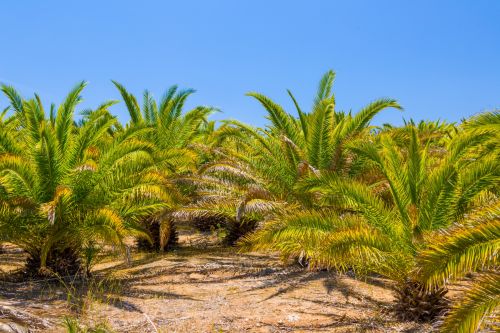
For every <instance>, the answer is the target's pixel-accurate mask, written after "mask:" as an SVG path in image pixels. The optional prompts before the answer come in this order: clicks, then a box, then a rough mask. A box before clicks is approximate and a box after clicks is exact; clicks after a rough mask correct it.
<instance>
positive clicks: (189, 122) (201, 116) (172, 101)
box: [113, 81, 216, 251]
mask: <svg viewBox="0 0 500 333" xmlns="http://www.w3.org/2000/svg"><path fill="white" fill-rule="evenodd" d="M113 84H114V85H115V86H116V88H117V89H118V90H119V92H120V94H121V96H122V98H123V101H124V102H125V105H126V106H127V110H128V113H129V115H130V122H129V123H128V125H127V126H128V127H129V128H145V129H147V130H146V131H144V132H143V135H142V137H141V138H142V139H143V140H145V141H147V142H149V143H151V145H152V146H153V147H154V150H153V154H152V156H153V158H154V161H155V164H156V166H157V175H158V176H159V177H161V179H162V184H163V186H164V188H165V190H166V191H168V192H169V193H170V197H169V201H168V207H169V208H166V209H165V210H163V211H161V212H158V213H156V214H154V215H151V216H148V217H147V218H145V219H144V221H143V224H144V225H145V226H146V227H147V229H148V231H149V235H150V238H151V239H152V240H153V243H152V244H151V243H150V242H149V240H147V239H145V240H144V239H139V240H138V245H139V247H140V248H141V249H145V250H156V251H158V250H162V251H163V250H166V249H168V248H169V247H171V246H173V245H174V244H175V243H176V242H177V232H176V229H175V224H174V218H173V216H172V212H173V211H174V210H175V208H176V207H177V208H179V207H180V205H181V204H185V203H186V202H187V201H188V198H186V196H185V195H183V190H182V188H180V187H179V184H178V182H177V179H178V178H179V176H180V175H185V174H190V173H193V172H195V171H196V168H197V166H198V165H197V162H198V154H197V150H196V147H195V145H194V143H195V141H197V140H199V139H200V138H201V137H203V136H204V132H205V131H206V130H207V126H209V122H208V120H207V117H208V116H209V115H210V114H212V113H213V112H214V111H216V109H214V108H212V107H206V106H197V107H195V108H194V109H192V110H190V111H188V112H185V113H184V112H183V107H184V104H185V102H186V100H187V98H188V97H189V96H190V95H191V94H193V93H194V90H193V89H186V90H178V88H177V86H172V87H170V88H169V89H168V90H167V92H166V93H165V94H164V96H163V97H162V99H161V100H160V101H159V102H156V101H155V100H154V98H153V96H152V95H151V93H150V92H149V91H147V90H146V91H145V92H144V96H143V103H142V109H141V107H140V106H139V103H138V102H137V98H136V97H135V96H134V95H132V94H131V93H130V92H128V91H127V90H126V88H125V87H124V86H123V85H121V84H120V83H118V82H116V81H113Z"/></svg>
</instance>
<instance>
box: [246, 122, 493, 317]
mask: <svg viewBox="0 0 500 333" xmlns="http://www.w3.org/2000/svg"><path fill="white" fill-rule="evenodd" d="M410 133H411V135H410V141H409V144H408V146H407V147H405V149H398V145H397V144H396V143H395V142H394V139H393V138H392V137H391V135H390V133H386V134H380V135H379V136H378V137H377V142H372V143H358V144H356V145H351V147H350V149H351V150H352V151H353V152H354V153H355V154H356V156H358V157H359V158H362V159H363V161H364V162H365V163H366V164H367V165H368V166H369V167H373V168H375V169H376V170H378V172H380V173H381V174H382V176H383V177H382V179H381V180H380V181H377V182H374V183H369V184H366V183H363V182H360V181H356V180H355V179H352V178H351V179H346V178H343V177H339V175H338V174H336V173H323V174H322V175H320V176H317V177H310V178H309V179H306V180H304V181H303V182H302V183H301V184H299V185H297V186H296V189H297V190H299V191H302V192H307V193H310V194H312V195H313V197H314V198H315V201H314V206H313V207H312V208H311V211H303V212H300V213H297V212H292V213H290V214H286V213H285V214H284V216H278V217H276V218H275V219H274V221H273V222H272V223H269V224H267V225H266V226H265V227H264V228H263V229H261V230H259V231H258V232H257V233H255V234H253V235H252V236H250V237H248V238H247V239H246V240H245V243H244V244H245V245H246V246H247V247H249V248H252V249H273V250H280V251H281V252H282V254H283V255H284V256H285V257H293V256H299V255H305V256H307V257H308V258H310V261H311V266H312V267H315V266H322V267H331V268H335V269H339V270H345V269H348V268H352V269H355V270H357V271H363V270H364V271H369V272H377V273H381V274H384V275H385V276H389V277H391V278H392V279H394V280H396V281H398V282H399V284H398V288H397V289H396V291H397V297H398V299H399V305H400V306H399V307H398V309H400V310H402V311H401V312H402V315H403V316H404V317H405V318H407V319H418V320H422V319H430V318H432V317H434V316H435V315H437V314H439V313H440V312H441V310H442V309H443V305H444V303H443V301H442V297H441V296H443V293H444V291H443V290H440V289H438V290H432V291H431V292H430V293H428V292H422V289H423V286H422V285H421V284H420V283H416V282H415V281H414V280H413V279H411V278H410V277H411V272H412V270H413V269H414V268H415V257H416V255H417V253H418V251H419V250H420V249H421V248H422V247H423V246H425V244H427V242H428V241H429V234H430V233H432V232H433V231H435V230H437V229H440V228H445V227H448V226H449V225H450V224H451V223H452V221H455V220H457V219H460V218H462V217H463V216H464V215H465V214H467V213H468V212H469V211H470V210H471V209H473V208H474V207H475V205H477V204H478V202H479V201H480V200H481V198H483V197H484V198H486V197H491V196H492V195H493V196H495V194H494V193H493V192H496V191H497V190H498V181H499V177H500V168H499V166H498V163H497V161H498V158H499V156H498V151H497V152H495V151H491V152H490V153H489V154H484V155H483V156H482V157H480V158H479V157H478V158H474V159H471V158H470V156H471V154H474V149H475V148H477V147H480V146H481V145H482V144H484V143H485V142H487V141H488V139H489V138H491V135H493V134H492V133H489V132H483V133H481V134H477V133H471V132H469V131H463V132H462V133H461V134H460V135H457V136H456V137H454V139H453V140H452V141H450V144H449V146H448V147H447V153H446V155H445V157H444V158H436V157H434V156H433V155H432V154H429V151H428V150H429V146H428V145H426V146H423V145H422V144H421V143H420V141H419V136H418V130H417V129H416V128H414V127H412V129H411V131H410ZM478 200H479V201H478ZM419 298H420V300H419Z"/></svg>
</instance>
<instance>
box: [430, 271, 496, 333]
mask: <svg viewBox="0 0 500 333" xmlns="http://www.w3.org/2000/svg"><path fill="white" fill-rule="evenodd" d="M499 308H500V275H499V274H498V273H491V274H484V275H481V276H480V277H479V278H477V279H476V280H475V281H474V283H473V285H472V286H470V287H469V288H468V290H467V293H466V294H465V296H464V297H463V299H462V300H460V302H459V303H457V304H455V305H454V306H453V307H452V308H451V310H450V312H449V313H448V314H447V316H446V317H445V318H444V321H443V323H442V325H441V326H440V331H441V332H450V333H451V332H460V333H474V332H479V331H481V330H482V329H484V330H485V331H491V332H493V331H497V330H498V328H499V327H498V321H499V319H500V313H499Z"/></svg>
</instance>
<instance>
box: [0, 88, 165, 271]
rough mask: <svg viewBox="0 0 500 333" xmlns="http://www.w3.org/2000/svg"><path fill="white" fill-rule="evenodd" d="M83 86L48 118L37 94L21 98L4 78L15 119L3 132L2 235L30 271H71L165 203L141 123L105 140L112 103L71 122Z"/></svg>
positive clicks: (135, 229)
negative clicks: (22, 256) (77, 122)
mask: <svg viewBox="0 0 500 333" xmlns="http://www.w3.org/2000/svg"><path fill="white" fill-rule="evenodd" d="M84 87H85V82H81V83H79V84H78V85H76V86H75V88H74V89H72V90H71V91H70V93H69V94H68V96H67V97H66V99H65V100H64V102H63V103H62V104H61V105H60V106H59V107H58V109H57V111H55V108H52V109H51V112H50V117H49V118H47V117H46V115H45V112H44V108H43V105H42V103H41V102H40V98H39V97H38V96H36V95H35V98H34V99H29V100H24V99H22V98H21V97H20V95H19V94H18V93H17V92H16V91H15V90H14V89H13V88H12V87H9V86H2V91H3V92H4V93H5V94H6V95H7V97H8V98H9V99H10V101H11V107H12V109H13V110H14V111H15V114H14V115H13V119H12V122H15V123H16V124H18V126H16V127H15V128H11V130H10V131H5V132H4V131H2V135H0V147H1V148H0V197H1V199H0V203H1V209H0V234H1V235H0V237H1V239H3V240H7V241H9V242H12V243H14V244H17V245H18V246H20V247H21V248H23V249H24V250H25V251H26V252H27V253H28V255H29V256H28V261H27V266H26V270H27V272H28V273H29V274H39V273H46V272H47V271H48V270H51V271H53V272H56V273H59V274H74V273H76V272H77V271H78V270H80V269H81V264H80V259H81V257H82V256H83V255H84V254H86V255H90V254H91V253H92V252H93V251H94V250H95V249H96V247H97V246H99V245H101V244H106V243H110V244H113V245H117V246H120V247H121V246H122V245H123V239H124V238H125V237H126V236H128V235H144V234H145V232H144V230H143V229H142V227H141V226H140V224H139V221H140V220H141V219H142V218H143V217H144V216H148V215H151V214H153V213H154V212H156V211H158V210H159V209H162V208H163V207H164V206H165V204H164V203H163V197H166V196H167V194H166V193H164V191H163V188H162V187H161V186H159V184H158V179H157V178H158V177H156V176H155V174H154V169H152V165H153V162H154V161H153V158H152V154H151V153H152V150H153V148H152V146H151V144H150V143H148V142H144V141H141V140H140V139H139V138H140V136H141V135H142V131H141V130H140V129H135V128H133V129H128V130H125V131H124V132H123V133H120V135H118V136H116V137H115V138H114V139H113V140H112V141H111V142H110V141H107V140H102V139H103V137H104V136H105V135H106V133H107V132H108V131H109V130H110V128H112V127H113V126H114V125H115V124H116V122H117V121H116V119H115V118H114V117H109V113H108V111H107V107H108V106H109V105H110V104H109V103H105V104H103V105H102V106H101V107H99V108H98V109H97V110H95V111H94V112H90V113H89V114H88V115H87V117H86V118H85V121H83V124H82V126H81V127H79V128H78V127H76V126H75V124H74V121H73V114H74V110H75V107H76V105H77V104H78V103H79V102H80V101H81V96H80V93H81V92H82V90H83V88H84ZM3 125H4V124H2V126H3Z"/></svg>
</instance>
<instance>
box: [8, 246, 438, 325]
mask: <svg viewBox="0 0 500 333" xmlns="http://www.w3.org/2000/svg"><path fill="white" fill-rule="evenodd" d="M133 259H134V260H133V262H132V263H131V265H130V266H127V265H126V264H124V263H123V261H117V260H116V259H114V261H108V262H103V263H101V264H99V265H98V266H97V267H96V268H95V274H96V276H98V277H99V278H98V279H97V281H98V282H95V283H93V284H92V285H91V286H87V287H86V288H83V287H81V286H80V287H71V283H70V282H67V286H66V287H61V286H60V285H56V284H54V283H50V282H24V283H10V282H6V281H3V282H0V324H2V322H3V323H4V325H5V323H7V322H9V320H10V321H12V318H13V317H17V318H18V319H19V318H20V317H22V318H25V320H23V322H18V324H20V325H21V326H26V323H29V326H30V329H31V331H33V332H64V330H63V329H62V327H61V322H62V318H63V317H64V316H65V315H69V316H72V317H78V318H79V320H80V322H82V323H84V324H87V325H93V324H96V323H104V324H106V325H107V326H108V327H111V328H113V329H114V330H115V331H117V332H144V333H145V332H428V331H430V328H429V327H428V326H423V325H419V324H416V323H401V322H398V321H397V320H395V319H394V318H393V317H392V316H391V315H390V313H389V312H388V311H387V308H388V307H389V306H390V304H391V301H392V293H391V291H390V289H389V282H388V281H385V280H383V279H370V280H367V281H358V280H354V279H352V278H350V277H348V276H345V275H344V276H339V275H336V274H334V273H331V272H307V271H305V270H304V269H302V268H301V267H297V266H289V267H284V266H283V265H282V264H281V263H280V262H279V260H278V259H277V258H276V257H274V256H269V255H259V254H245V255H242V254H237V253H234V249H221V248H200V247H193V246H189V247H184V248H180V249H178V250H177V251H175V252H172V253H168V254H161V255H159V254H158V255H145V254H140V253H136V254H134V255H133ZM22 263H23V254H22V253H21V252H19V251H18V250H17V249H15V248H11V247H9V248H7V250H6V251H4V253H3V254H0V268H1V269H3V270H4V271H6V270H13V269H16V268H18V267H20V265H22ZM14 314H15V316H14ZM18 321H19V320H18ZM1 327H2V326H1V325H0V332H1Z"/></svg>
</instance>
